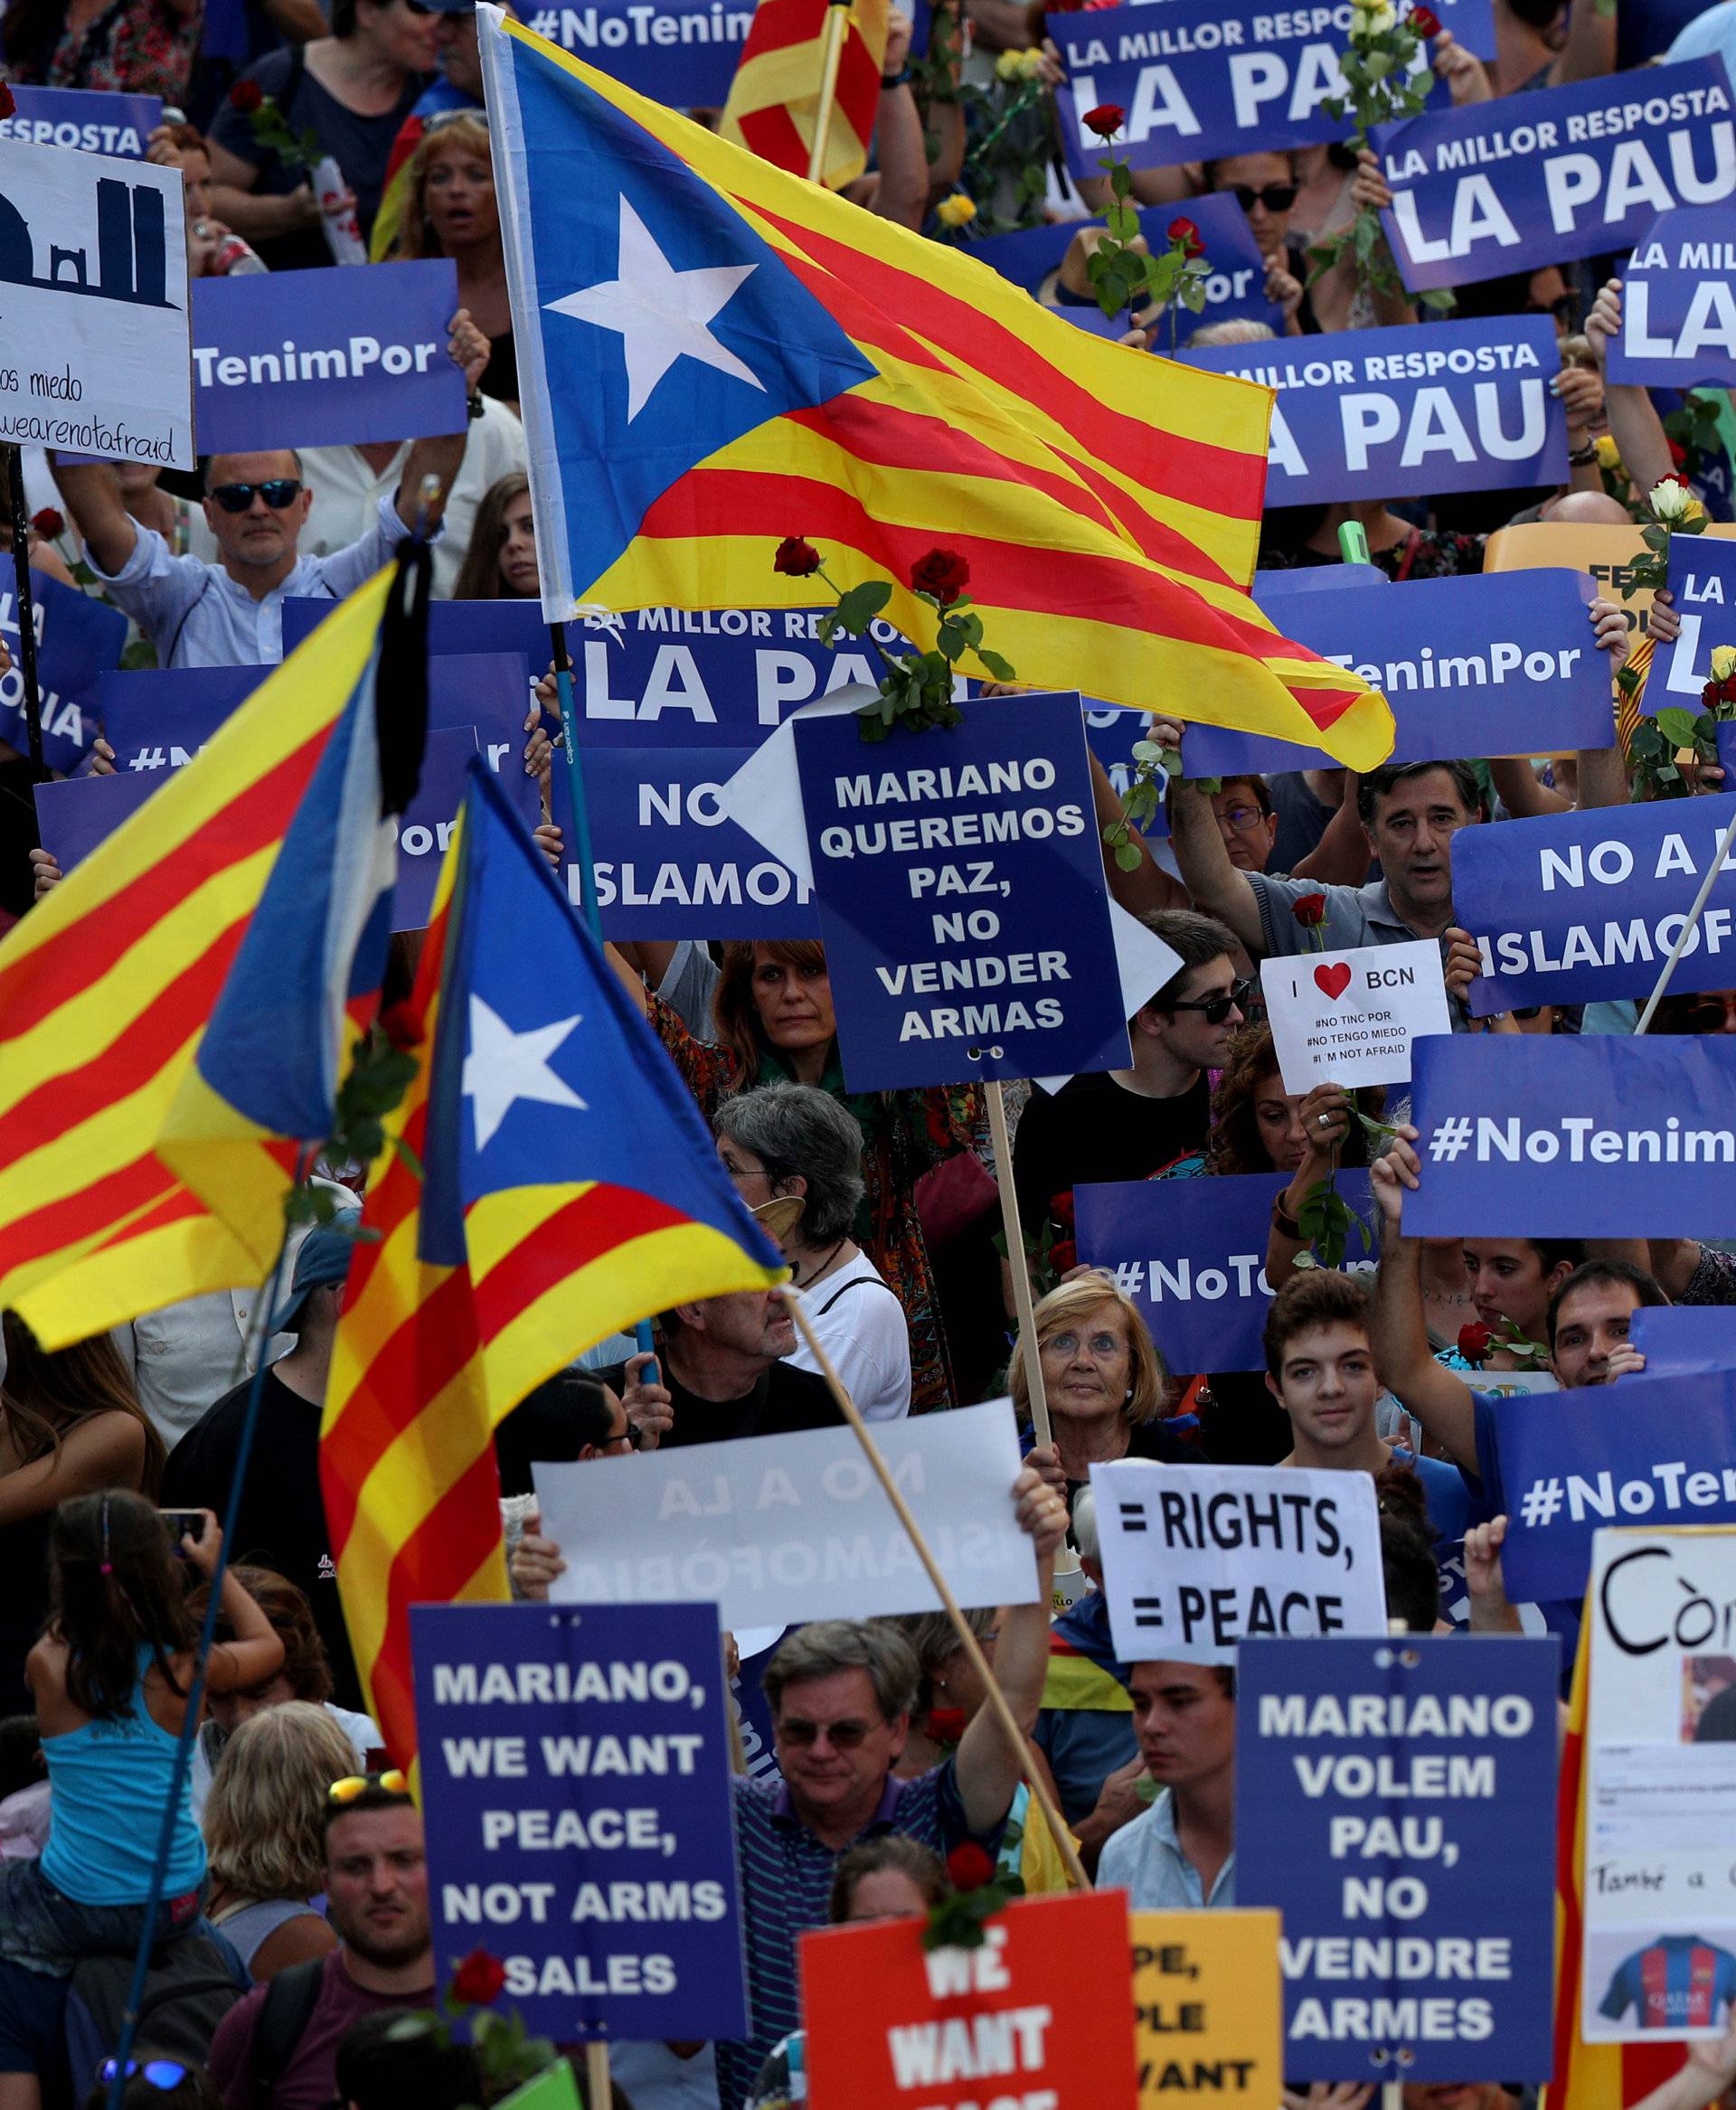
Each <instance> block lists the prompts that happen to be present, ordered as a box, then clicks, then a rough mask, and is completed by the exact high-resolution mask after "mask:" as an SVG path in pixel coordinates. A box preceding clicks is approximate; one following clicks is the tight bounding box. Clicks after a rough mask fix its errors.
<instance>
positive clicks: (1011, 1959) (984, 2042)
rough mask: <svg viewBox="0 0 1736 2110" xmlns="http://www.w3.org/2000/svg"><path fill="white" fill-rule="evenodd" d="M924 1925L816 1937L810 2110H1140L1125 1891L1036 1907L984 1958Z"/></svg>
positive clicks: (1006, 1929) (905, 1922) (1005, 1918)
mask: <svg viewBox="0 0 1736 2110" xmlns="http://www.w3.org/2000/svg"><path fill="white" fill-rule="evenodd" d="M923 1925H924V1923H923V1922H922V1921H921V1920H920V1919H893V1920H882V1921H880V1922H877V1923H875V1924H873V1925H871V1926H835V1927H825V1928H822V1929H821V1930H820V1931H819V1932H817V1933H815V1934H805V1935H804V1936H802V1938H801V1943H800V1958H801V1972H802V2011H803V2014H804V2016H805V2017H806V2020H807V2075H808V2102H809V2105H810V2106H811V2110H863V2105H868V2104H872V2105H874V2110H892V2105H908V2110H1132V2106H1133V2105H1134V2104H1135V2103H1136V2102H1137V2096H1138V2077H1137V2066H1136V2063H1135V2059H1134V2049H1133V1984H1132V1973H1131V1967H1130V1953H1129V1947H1128V1933H1127V1895H1126V1893H1125V1892H1124V1891H1120V1890H1110V1891H1104V1892H1102V1893H1101V1894H1099V1893H1096V1892H1081V1893H1080V1894H1078V1895H1076V1896H1073V1897H1067V1898H1024V1899H1022V1900H1020V1901H1019V1902H1017V1903H1014V1904H1012V1905H1009V1906H1008V1907H1006V1909H1005V1911H1003V1912H999V1913H997V1914H996V1915H995V1917H994V1918H993V1919H991V1920H990V1921H989V1922H988V1926H987V1928H986V1934H987V1939H986V1941H985V1943H984V1945H983V1946H982V1947H981V1948H980V1949H935V1950H925V1949H924V1948H923V1946H922V1930H923Z"/></svg>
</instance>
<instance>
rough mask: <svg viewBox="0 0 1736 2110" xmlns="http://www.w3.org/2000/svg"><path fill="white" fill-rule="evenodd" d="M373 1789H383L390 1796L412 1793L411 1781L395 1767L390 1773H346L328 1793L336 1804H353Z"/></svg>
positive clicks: (334, 1783)
mask: <svg viewBox="0 0 1736 2110" xmlns="http://www.w3.org/2000/svg"><path fill="white" fill-rule="evenodd" d="M371 1787H382V1788H384V1789H385V1791H386V1793H387V1794H389V1795H407V1794H409V1793H410V1783H409V1781H408V1780H406V1779H405V1777H404V1776H403V1775H402V1774H401V1773H400V1772H399V1770H398V1768H397V1767H396V1766H393V1767H392V1769H391V1771H390V1772H388V1773H346V1774H345V1775H344V1778H343V1779H342V1780H335V1781H333V1783H332V1785H331V1786H330V1787H329V1788H328V1789H327V1790H326V1793H327V1794H328V1795H329V1796H330V1797H331V1799H332V1801H333V1802H335V1803H353V1802H354V1800H355V1798H356V1796H357V1795H359V1794H366V1793H367V1791H368V1790H369V1789H370V1788H371Z"/></svg>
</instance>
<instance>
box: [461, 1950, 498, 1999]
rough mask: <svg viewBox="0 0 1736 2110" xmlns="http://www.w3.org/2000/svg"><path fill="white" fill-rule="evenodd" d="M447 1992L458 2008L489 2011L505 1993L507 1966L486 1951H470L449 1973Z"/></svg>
mask: <svg viewBox="0 0 1736 2110" xmlns="http://www.w3.org/2000/svg"><path fill="white" fill-rule="evenodd" d="M447 1990H448V1992H449V1994H450V1996H451V1997H452V1999H454V2000H455V2001H457V2002H458V2003H459V2004H460V2005H461V2006H464V2007H474V2008H486V2007H492V2006H493V2005H494V2003H495V2001H497V2000H498V1999H499V1998H500V1996H501V1994H502V1993H503V1992H505V1990H506V1966H505V1964H503V1963H502V1962H501V1960H500V1958H499V1957H498V1956H491V1955H489V1954H488V1952H487V1950H486V1949H472V1950H471V1952H470V1954H469V1955H467V1957H466V1958H465V1959H464V1961H463V1963H462V1964H459V1965H458V1969H457V1970H456V1971H455V1972H454V1973H452V1983H451V1984H450V1986H449V1987H448V1989H447Z"/></svg>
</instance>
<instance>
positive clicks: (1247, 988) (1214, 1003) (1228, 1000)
mask: <svg viewBox="0 0 1736 2110" xmlns="http://www.w3.org/2000/svg"><path fill="white" fill-rule="evenodd" d="M1253 994H1254V985H1253V984H1252V983H1251V982H1238V983H1236V984H1233V985H1232V986H1231V989H1230V991H1229V993H1228V994H1226V995H1223V996H1208V997H1207V998H1206V999H1205V1001H1204V1002H1203V1003H1166V1004H1165V1005H1164V1007H1163V1008H1164V1009H1165V1011H1197V1012H1199V1013H1201V1014H1202V1015H1203V1017H1204V1020H1205V1022H1206V1024H1207V1025H1209V1026H1221V1025H1222V1023H1223V1022H1224V1020H1225V1019H1227V1018H1228V1017H1229V1015H1230V1013H1231V1012H1232V1011H1241V1010H1243V1009H1245V1008H1246V1006H1247V1003H1248V1001H1249V999H1250V997H1251V996H1252V995H1253Z"/></svg>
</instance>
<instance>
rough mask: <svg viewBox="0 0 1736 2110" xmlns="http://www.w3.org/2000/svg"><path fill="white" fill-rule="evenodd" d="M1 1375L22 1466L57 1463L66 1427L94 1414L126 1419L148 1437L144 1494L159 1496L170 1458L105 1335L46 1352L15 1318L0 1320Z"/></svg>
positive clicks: (0, 1401)
mask: <svg viewBox="0 0 1736 2110" xmlns="http://www.w3.org/2000/svg"><path fill="white" fill-rule="evenodd" d="M4 1329H5V1345H6V1374H5V1380H4V1381H0V1409H4V1412H5V1423H6V1427H7V1429H8V1431H9V1432H10V1434H11V1436H12V1440H13V1442H14V1445H15V1446H17V1450H18V1463H19V1464H20V1465H33V1464H34V1463H35V1461H36V1460H37V1459H38V1458H46V1457H50V1456H58V1455H60V1448H61V1437H62V1436H64V1435H65V1434H66V1432H67V1430H68V1429H69V1428H71V1427H75V1426H76V1425H77V1424H78V1423H79V1422H80V1421H83V1420H84V1419H85V1418H87V1417H88V1416H90V1415H92V1414H126V1415H128V1416H130V1417H131V1418H132V1419H133V1420H135V1421H137V1423H138V1425H139V1427H140V1428H141V1429H142V1430H143V1431H144V1434H145V1472H144V1488H145V1492H146V1494H155V1493H156V1487H157V1483H158V1481H160V1480H161V1479H162V1477H163V1465H164V1460H165V1458H166V1456H167V1455H168V1454H167V1453H166V1452H165V1449H164V1448H163V1438H162V1437H161V1436H158V1434H157V1433H156V1429H154V1428H153V1427H151V1424H150V1422H149V1420H148V1419H147V1418H146V1414H145V1409H144V1408H142V1407H141V1406H140V1405H139V1403H138V1394H137V1390H136V1389H134V1385H133V1379H132V1373H131V1371H128V1369H127V1365H126V1363H125V1362H124V1361H123V1360H122V1358H121V1353H120V1351H119V1349H118V1348H117V1347H116V1346H115V1342H114V1336H113V1335H112V1334H110V1333H93V1334H92V1335H91V1336H90V1339H89V1340H88V1341H76V1342H73V1344H72V1346H71V1348H56V1349H53V1350H52V1351H51V1350H49V1349H45V1348H43V1347H42V1345H41V1343H40V1342H38V1341H37V1339H36V1336H35V1334H33V1333H32V1332H31V1330H30V1328H29V1327H28V1326H27V1325H25V1323H24V1321H23V1320H22V1319H21V1318H20V1317H19V1316H18V1314H17V1313H16V1312H7V1313H6V1314H5V1321H4Z"/></svg>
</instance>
